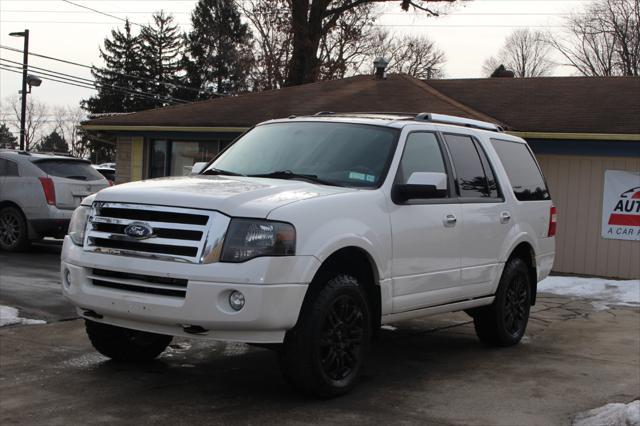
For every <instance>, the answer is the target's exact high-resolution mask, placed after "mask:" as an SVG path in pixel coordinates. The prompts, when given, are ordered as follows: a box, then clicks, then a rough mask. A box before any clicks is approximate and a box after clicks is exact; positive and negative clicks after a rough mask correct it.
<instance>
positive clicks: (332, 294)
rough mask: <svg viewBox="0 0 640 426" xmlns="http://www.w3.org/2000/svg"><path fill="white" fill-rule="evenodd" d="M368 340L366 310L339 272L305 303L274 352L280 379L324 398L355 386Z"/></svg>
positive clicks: (352, 281) (354, 284)
mask: <svg viewBox="0 0 640 426" xmlns="http://www.w3.org/2000/svg"><path fill="white" fill-rule="evenodd" d="M370 340H371V321H370V310H369V305H368V303H367V299H366V297H365V294H364V292H363V290H362V288H361V287H360V285H359V283H358V280H357V279H356V278H354V277H352V276H349V275H345V274H338V275H335V276H333V277H332V278H330V279H328V280H327V281H326V283H325V285H324V286H323V287H322V288H321V289H320V290H319V291H318V292H317V293H316V294H315V295H312V297H311V299H310V300H309V301H307V302H306V303H305V305H304V306H303V309H302V312H301V313H300V319H299V321H298V324H297V325H296V327H295V328H294V329H293V330H290V331H289V332H288V333H287V335H286V337H285V341H284V345H283V347H282V349H281V351H280V354H279V360H280V367H281V369H282V372H283V375H284V378H285V380H286V381H287V382H288V383H290V384H292V385H293V386H294V387H296V388H297V389H299V390H301V391H303V392H304V393H309V394H313V395H316V396H320V397H323V398H330V397H335V396H338V395H342V394H345V393H347V392H349V391H350V390H351V389H352V388H353V387H354V386H355V385H356V383H357V380H358V377H359V376H360V372H361V371H362V367H363V365H364V361H365V355H366V352H367V350H368V346H369V343H370Z"/></svg>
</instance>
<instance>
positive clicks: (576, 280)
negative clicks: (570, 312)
mask: <svg viewBox="0 0 640 426" xmlns="http://www.w3.org/2000/svg"><path fill="white" fill-rule="evenodd" d="M538 291H539V292H541V293H552V294H559V295H562V296H575V297H584V298H587V299H593V302H591V303H592V305H593V306H594V307H595V308H596V309H599V310H601V309H608V308H609V305H622V306H640V280H608V279H603V278H583V277H558V276H551V277H547V278H545V279H544V280H542V281H541V282H540V283H538Z"/></svg>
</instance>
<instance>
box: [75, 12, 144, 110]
mask: <svg viewBox="0 0 640 426" xmlns="http://www.w3.org/2000/svg"><path fill="white" fill-rule="evenodd" d="M100 57H101V58H102V59H103V60H104V62H105V66H104V67H103V68H94V69H93V70H92V71H91V73H92V74H93V77H94V79H95V81H96V87H97V89H98V94H97V95H96V96H92V97H91V98H89V99H87V100H84V101H83V102H82V105H83V108H84V109H86V110H88V111H89V112H91V113H104V112H132V111H140V110H142V109H145V108H148V101H147V100H145V97H144V96H140V95H139V93H140V92H142V91H144V90H145V87H144V85H143V83H142V81H141V80H140V76H142V68H141V60H140V38H139V36H135V35H133V34H132V33H131V25H130V24H129V21H126V22H125V24H124V32H123V31H121V30H120V29H115V30H112V31H111V37H110V38H105V40H104V48H101V49H100Z"/></svg>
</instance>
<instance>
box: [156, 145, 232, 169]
mask: <svg viewBox="0 0 640 426" xmlns="http://www.w3.org/2000/svg"><path fill="white" fill-rule="evenodd" d="M232 141H233V139H230V138H225V139H214V140H209V141H201V142H194V141H167V140H160V139H152V140H151V141H150V149H149V177H150V178H154V177H162V176H186V175H188V174H189V173H191V168H192V167H193V165H194V163H198V162H201V161H209V160H211V159H213V157H215V156H216V155H217V154H218V153H219V152H220V151H221V150H223V149H225V148H226V147H227V146H228V145H229V144H231V142H232Z"/></svg>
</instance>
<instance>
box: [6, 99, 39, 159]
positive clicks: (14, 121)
mask: <svg viewBox="0 0 640 426" xmlns="http://www.w3.org/2000/svg"><path fill="white" fill-rule="evenodd" d="M5 102H6V104H7V105H8V106H9V108H10V111H11V113H10V116H9V118H8V120H7V121H8V122H9V123H11V125H12V126H13V127H14V128H16V129H20V98H19V97H18V96H16V95H14V96H11V97H9V98H7V99H6V100H5ZM46 116H47V106H46V105H45V104H43V103H42V102H39V101H37V100H35V99H34V98H33V97H31V96H30V97H29V98H28V99H27V115H26V120H25V132H24V148H25V150H27V151H28V150H29V148H30V147H33V146H35V143H36V141H38V140H39V139H40V138H41V137H42V130H43V129H44V128H45V127H46V124H47V120H46V118H47V117H46Z"/></svg>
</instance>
